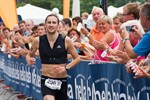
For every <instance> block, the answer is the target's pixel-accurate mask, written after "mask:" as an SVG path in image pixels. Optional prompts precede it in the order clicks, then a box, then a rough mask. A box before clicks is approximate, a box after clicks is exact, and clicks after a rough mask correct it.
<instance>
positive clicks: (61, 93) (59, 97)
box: [41, 76, 67, 100]
mask: <svg viewBox="0 0 150 100" xmlns="http://www.w3.org/2000/svg"><path fill="white" fill-rule="evenodd" d="M48 78H49V79H56V80H60V81H61V82H62V85H61V89H60V90H53V89H50V88H48V87H47V86H45V80H46V79H48ZM41 92H42V95H43V97H44V96H46V95H53V96H54V97H55V100H67V78H50V77H46V76H41Z"/></svg>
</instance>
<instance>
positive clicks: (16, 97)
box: [0, 79, 34, 100]
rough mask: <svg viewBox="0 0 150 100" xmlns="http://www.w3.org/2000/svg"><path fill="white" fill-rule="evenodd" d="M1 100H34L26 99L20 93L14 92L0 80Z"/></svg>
mask: <svg viewBox="0 0 150 100" xmlns="http://www.w3.org/2000/svg"><path fill="white" fill-rule="evenodd" d="M0 100H34V99H32V98H29V97H26V96H25V95H23V94H21V93H20V92H17V91H14V90H13V89H12V88H11V87H8V86H6V85H5V84H4V81H3V80H2V79H0Z"/></svg>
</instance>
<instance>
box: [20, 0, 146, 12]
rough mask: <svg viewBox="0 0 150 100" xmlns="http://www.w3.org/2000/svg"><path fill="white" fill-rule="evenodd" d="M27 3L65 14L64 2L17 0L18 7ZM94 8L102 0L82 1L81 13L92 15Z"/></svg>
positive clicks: (121, 0) (117, 1) (117, 0)
mask: <svg viewBox="0 0 150 100" xmlns="http://www.w3.org/2000/svg"><path fill="white" fill-rule="evenodd" d="M107 1H108V6H109V5H112V6H115V7H120V6H123V5H125V4H126V3H128V2H137V1H139V2H141V3H144V2H146V1H148V0H107ZM72 2H73V0H70V15H71V14H72V12H71V11H72ZM26 3H30V4H32V5H35V6H39V7H42V8H45V9H48V10H52V9H53V8H55V7H56V8H58V9H59V11H60V14H62V13H63V0H17V7H19V6H23V5H25V4H26ZM93 6H100V0H80V9H81V10H80V12H81V13H82V12H88V13H91V10H92V8H93Z"/></svg>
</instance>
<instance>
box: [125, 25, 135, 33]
mask: <svg viewBox="0 0 150 100" xmlns="http://www.w3.org/2000/svg"><path fill="white" fill-rule="evenodd" d="M133 27H134V26H126V30H127V31H128V32H133V31H134V30H133V29H132V28H133Z"/></svg>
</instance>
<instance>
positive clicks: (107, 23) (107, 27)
mask: <svg viewBox="0 0 150 100" xmlns="http://www.w3.org/2000/svg"><path fill="white" fill-rule="evenodd" d="M98 29H99V30H101V32H102V33H104V36H103V38H102V39H101V40H100V41H97V40H95V39H94V38H93V37H92V35H90V33H88V31H87V30H86V29H85V28H82V33H84V34H85V35H86V36H87V37H88V38H89V40H90V41H91V42H90V43H92V45H93V46H94V47H95V49H96V51H95V55H94V59H95V60H102V61H108V59H107V58H106V55H107V51H108V49H109V48H111V49H117V48H118V45H119V42H120V40H119V38H118V35H117V33H116V32H115V31H114V30H113V29H112V20H111V18H110V17H108V16H106V15H102V16H101V17H100V18H99V20H98ZM103 42H106V43H107V44H108V45H109V47H108V48H105V47H104V46H103V45H101V44H102V43H103Z"/></svg>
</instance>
